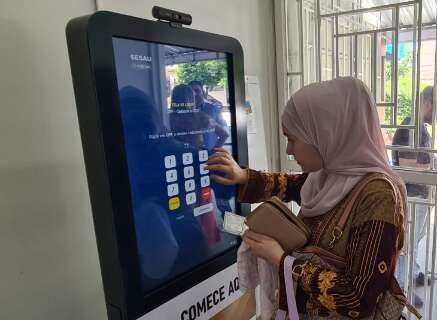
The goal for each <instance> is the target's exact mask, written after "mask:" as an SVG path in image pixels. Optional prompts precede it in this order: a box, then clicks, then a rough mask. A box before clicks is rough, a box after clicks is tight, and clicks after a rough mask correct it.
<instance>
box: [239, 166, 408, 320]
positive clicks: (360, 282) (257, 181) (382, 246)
mask: <svg viewBox="0 0 437 320" xmlns="http://www.w3.org/2000/svg"><path fill="white" fill-rule="evenodd" d="M248 170H249V181H248V182H247V183H246V184H245V185H243V186H240V190H239V201H240V202H248V203H256V202H260V201H263V200H264V199H267V198H269V197H271V196H274V195H276V196H278V197H280V198H281V199H282V200H283V201H285V202H288V201H291V200H293V201H296V202H297V203H298V204H300V189H301V188H302V185H303V183H304V182H305V179H306V178H307V175H306V174H301V175H288V174H271V173H264V172H258V171H254V170H250V169H248ZM374 174H375V173H372V175H374ZM376 175H377V174H376ZM358 185H359V184H358ZM357 187H358V186H356V187H355V188H357ZM352 193H353V190H352V191H351V193H350V194H349V195H348V196H346V197H345V199H343V200H342V201H341V202H340V203H339V204H338V205H336V206H335V207H334V208H333V209H331V210H330V212H328V213H326V214H324V215H322V216H319V217H314V218H303V220H304V222H305V223H306V224H307V225H308V226H309V228H310V229H311V231H312V233H311V238H310V242H309V245H315V246H319V247H322V248H323V249H326V250H330V251H331V252H332V253H334V254H336V255H338V256H341V257H343V258H345V260H346V268H345V269H344V270H342V271H341V272H338V271H334V270H329V269H326V268H323V267H321V266H318V265H316V264H313V263H310V262H308V261H301V260H300V259H297V260H295V263H294V265H295V266H296V265H297V264H300V265H303V266H304V267H303V272H302V275H301V277H300V278H299V279H298V289H297V293H296V300H297V305H298V309H299V313H302V314H307V315H309V316H320V317H331V318H334V319H336V316H338V315H341V316H345V317H350V318H363V317H367V316H369V315H371V314H372V313H373V311H374V309H375V306H376V304H377V301H378V299H379V298H380V297H381V296H382V294H383V292H385V291H386V290H388V289H389V286H390V284H391V281H392V279H393V278H394V271H395V265H396V258H397V254H398V252H399V249H400V247H401V246H402V241H403V240H402V237H403V228H402V225H403V218H402V216H400V214H399V212H398V211H397V210H395V205H396V204H395V201H396V200H395V199H396V195H395V194H394V191H393V188H392V186H391V185H390V184H389V183H388V182H386V181H384V180H373V181H370V182H369V183H367V185H365V186H364V188H363V189H362V191H361V192H360V194H359V195H358V198H357V199H356V201H355V204H354V206H353V208H352V211H351V214H350V217H349V220H348V222H347V223H346V226H345V228H344V231H343V235H342V237H341V238H340V239H339V240H338V241H337V243H336V244H335V246H334V248H332V249H329V247H328V244H329V242H330V240H331V234H332V230H333V229H334V227H335V226H336V225H337V223H338V221H339V219H340V217H341V215H342V213H343V210H344V209H345V203H347V198H348V197H349V196H350V195H351V194H352ZM288 254H290V253H288ZM285 256H286V254H284V257H285ZM284 257H283V259H282V262H283V260H284ZM279 270H280V271H279V276H280V279H282V280H283V279H284V277H291V276H292V275H288V274H286V275H284V274H283V270H284V268H283V265H282V263H281V267H280V268H279ZM283 282H284V281H281V283H283ZM282 286H283V285H280V288H281V287H282ZM280 291H283V289H282V290H281V289H280ZM284 299H285V296H284V294H283V293H282V294H280V305H283V306H284V305H285V306H286V302H285V301H284Z"/></svg>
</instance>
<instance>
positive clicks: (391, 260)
mask: <svg viewBox="0 0 437 320" xmlns="http://www.w3.org/2000/svg"><path fill="white" fill-rule="evenodd" d="M282 129H283V132H284V135H285V136H286V138H287V139H288V145H287V154H289V155H292V156H294V158H295V159H296V161H297V162H298V163H299V164H300V166H301V167H302V169H303V172H304V173H303V174H301V175H288V174H270V173H262V172H257V171H254V170H251V169H247V170H245V169H242V168H240V167H239V166H238V164H237V163H236V162H235V161H234V160H233V159H232V157H231V156H230V155H229V154H228V153H226V152H225V150H223V149H218V150H217V152H216V153H215V154H214V155H213V156H212V157H211V158H210V159H209V166H208V169H209V170H211V171H217V172H220V173H221V174H220V175H214V176H212V179H214V180H215V181H217V182H219V183H223V184H239V185H240V187H239V200H240V201H241V202H249V203H254V202H260V201H262V200H264V199H266V198H268V197H270V196H273V195H276V196H278V197H280V198H282V199H283V201H285V202H288V201H290V200H293V201H296V202H297V203H298V204H299V205H300V206H301V211H300V214H299V215H300V217H301V218H302V219H303V220H304V222H305V223H306V224H307V225H308V226H309V227H310V229H311V232H312V233H311V237H310V241H309V244H310V245H314V246H319V247H321V248H322V249H326V250H329V251H330V252H331V253H334V254H336V255H337V256H340V257H342V258H344V261H345V264H346V265H345V268H344V269H341V270H338V269H333V268H329V267H326V266H323V265H321V264H318V263H317V262H314V261H313V260H312V259H310V258H308V257H306V258H305V256H298V257H297V258H296V259H294V258H293V259H291V260H290V259H287V257H289V256H292V255H293V253H292V252H284V250H283V249H282V247H281V246H280V245H279V243H278V242H276V241H275V240H274V239H271V238H269V237H266V236H263V235H261V234H257V233H255V232H253V231H248V232H246V233H245V234H244V236H243V240H244V241H245V242H246V243H247V245H248V246H249V247H250V249H251V251H252V253H253V254H254V255H256V256H259V257H262V258H264V259H266V260H267V261H269V262H270V263H271V264H273V265H275V266H277V267H278V270H279V278H280V279H282V281H281V283H280V298H279V306H280V308H281V309H286V307H287V297H286V294H285V293H284V292H285V290H284V279H286V278H287V277H293V279H294V280H295V281H296V282H297V284H298V288H297V292H296V300H297V306H298V311H299V313H300V314H301V315H306V316H311V317H313V318H317V317H321V318H323V317H331V318H334V319H338V318H340V317H347V318H366V317H372V315H373V314H374V312H375V308H376V305H377V304H378V302H379V301H380V299H381V297H382V296H383V294H384V293H385V292H387V291H388V290H389V289H390V290H394V289H392V288H394V287H397V288H398V286H396V284H397V282H396V280H395V279H394V271H395V266H396V261H397V257H398V254H399V252H400V250H401V248H402V246H403V238H404V227H403V223H404V216H403V214H404V210H405V205H406V204H405V199H406V198H405V187H404V184H403V183H402V181H401V179H400V178H399V177H398V176H397V175H396V174H395V173H394V172H393V171H392V170H391V168H390V166H389V164H388V158H387V153H386V149H385V145H384V141H383V138H382V134H381V130H380V125H379V120H378V114H377V112H376V108H375V105H374V103H373V101H372V98H371V97H370V94H369V92H368V89H367V88H366V86H365V85H364V84H363V83H362V82H361V81H359V80H357V79H354V78H340V79H336V80H332V81H327V82H323V83H318V84H312V85H310V86H307V87H305V88H303V89H301V90H300V91H298V92H297V93H296V94H294V95H293V97H292V99H290V101H289V102H288V104H287V106H286V107H285V110H284V113H283V115H282ZM375 177H377V179H375ZM357 188H360V192H359V194H358V197H357V198H356V201H355V202H354V205H353V207H352V211H351V214H350V215H349V218H348V220H347V223H346V225H345V227H344V230H343V233H342V234H338V233H335V230H334V229H335V227H336V226H337V223H338V222H339V220H340V217H341V216H342V213H343V211H344V209H345V205H346V204H347V203H348V200H350V199H351V195H352V194H353V191H354V189H355V190H357ZM333 233H334V234H335V235H336V236H337V237H336V239H335V241H334V243H332V244H333V245H332V246H330V244H331V241H332V240H333V238H332V235H333ZM295 256H296V255H295ZM284 261H288V262H290V261H292V265H291V268H290V269H292V270H293V272H290V273H291V274H284ZM397 293H400V292H397ZM303 318H305V316H303Z"/></svg>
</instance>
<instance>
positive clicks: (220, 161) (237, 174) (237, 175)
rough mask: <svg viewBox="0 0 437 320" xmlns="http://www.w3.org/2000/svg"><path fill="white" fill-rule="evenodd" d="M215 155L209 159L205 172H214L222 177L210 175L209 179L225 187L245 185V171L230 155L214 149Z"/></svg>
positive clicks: (246, 177)
mask: <svg viewBox="0 0 437 320" xmlns="http://www.w3.org/2000/svg"><path fill="white" fill-rule="evenodd" d="M214 150H215V153H214V154H213V155H212V156H210V157H209V159H208V162H207V166H206V168H205V169H206V170H210V171H216V172H219V173H222V175H214V174H213V175H211V179H212V180H214V181H215V182H217V183H220V184H225V185H233V184H245V183H246V182H247V179H248V176H247V170H246V169H242V168H241V167H240V166H239V165H238V163H237V162H236V161H235V160H234V158H233V157H232V155H231V154H230V153H229V152H228V151H227V150H226V149H224V148H215V149H214Z"/></svg>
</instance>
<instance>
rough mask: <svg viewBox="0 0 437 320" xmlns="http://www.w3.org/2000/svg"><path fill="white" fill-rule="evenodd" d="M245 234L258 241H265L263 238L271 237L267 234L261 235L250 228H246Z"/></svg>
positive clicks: (268, 238)
mask: <svg viewBox="0 0 437 320" xmlns="http://www.w3.org/2000/svg"><path fill="white" fill-rule="evenodd" d="M247 236H248V237H250V238H251V239H252V240H255V241H258V242H260V241H265V240H270V239H271V238H270V237H268V236H265V235H263V234H261V233H257V232H254V231H252V230H248V231H247Z"/></svg>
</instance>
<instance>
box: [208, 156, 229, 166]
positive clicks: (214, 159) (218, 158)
mask: <svg viewBox="0 0 437 320" xmlns="http://www.w3.org/2000/svg"><path fill="white" fill-rule="evenodd" d="M206 163H207V164H215V163H224V164H230V163H231V160H229V159H228V158H225V157H223V156H221V155H217V156H212V157H210V158H209V159H208V161H207V162H206Z"/></svg>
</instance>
